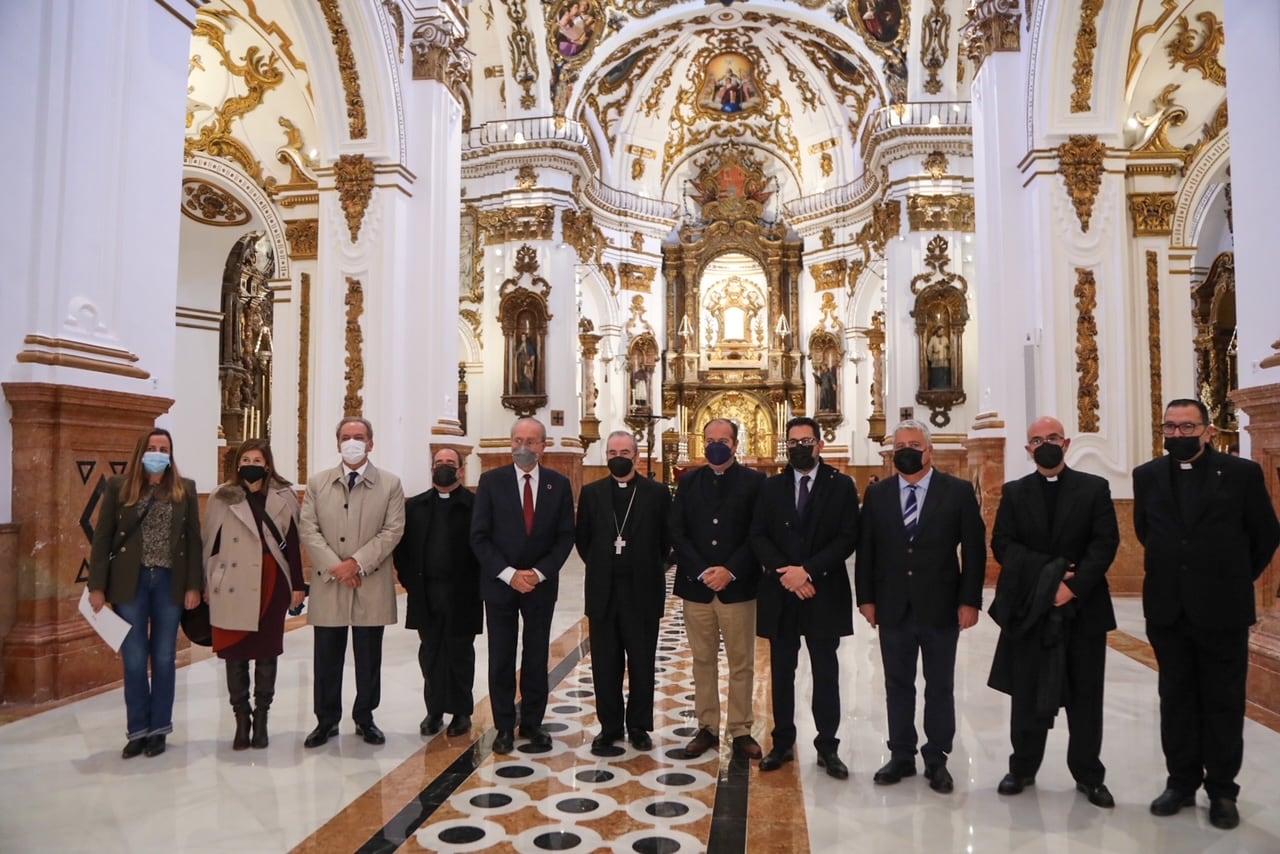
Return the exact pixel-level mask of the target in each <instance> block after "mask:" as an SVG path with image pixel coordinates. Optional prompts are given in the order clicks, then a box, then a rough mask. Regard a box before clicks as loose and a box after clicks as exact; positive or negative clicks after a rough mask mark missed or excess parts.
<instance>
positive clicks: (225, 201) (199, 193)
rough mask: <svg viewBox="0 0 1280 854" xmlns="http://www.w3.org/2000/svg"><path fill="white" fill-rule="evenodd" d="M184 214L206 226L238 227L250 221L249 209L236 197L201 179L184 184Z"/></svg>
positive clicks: (190, 179) (190, 180)
mask: <svg viewBox="0 0 1280 854" xmlns="http://www.w3.org/2000/svg"><path fill="white" fill-rule="evenodd" d="M182 212H183V213H184V214H185V215H186V216H187V218H188V219H193V220H195V221H196V222H199V223H203V224H204V225H217V226H236V225H244V224H245V223H247V222H248V221H249V220H250V215H249V211H248V209H247V208H245V206H244V205H242V204H240V202H239V201H238V200H237V199H236V197H235V196H233V195H231V194H230V193H228V192H226V191H225V190H222V189H221V188H219V187H215V186H214V185H213V184H210V183H208V182H206V181H201V180H200V179H199V178H187V179H186V180H184V181H183V182H182Z"/></svg>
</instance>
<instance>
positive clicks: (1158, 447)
mask: <svg viewBox="0 0 1280 854" xmlns="http://www.w3.org/2000/svg"><path fill="white" fill-rule="evenodd" d="M1147 361H1148V362H1149V364H1150V375H1151V459H1153V460H1154V459H1155V458H1156V457H1158V456H1160V454H1161V453H1162V452H1163V449H1164V436H1163V434H1162V433H1161V432H1160V423H1161V422H1162V421H1163V420H1164V389H1163V388H1162V387H1161V376H1162V374H1161V371H1160V259H1159V257H1158V256H1157V255H1156V253H1155V252H1154V251H1153V250H1150V249H1148V250H1147Z"/></svg>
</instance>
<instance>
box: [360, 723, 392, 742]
mask: <svg viewBox="0 0 1280 854" xmlns="http://www.w3.org/2000/svg"><path fill="white" fill-rule="evenodd" d="M356 735H358V736H360V737H361V738H363V739H364V741H365V744H386V743H387V737H386V736H385V735H383V733H382V730H380V729H378V725H377V724H375V723H374V722H373V721H369V722H368V723H367V724H356Z"/></svg>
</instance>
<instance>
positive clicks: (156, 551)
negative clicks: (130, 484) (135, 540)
mask: <svg viewBox="0 0 1280 854" xmlns="http://www.w3.org/2000/svg"><path fill="white" fill-rule="evenodd" d="M154 494H155V490H152V489H147V490H144V491H143V493H142V494H141V495H140V496H138V506H139V507H140V508H141V507H146V506H147V502H148V501H150V500H151V498H152V496H153V495H154ZM138 512H142V511H141V510H139V511H138ZM172 527H173V502H172V501H166V500H164V499H158V500H157V501H156V502H155V503H154V504H152V505H151V510H150V511H149V512H148V513H147V517H146V518H145V519H143V520H142V565H143V566H158V567H166V568H167V567H168V566H169V562H170V560H171V559H172V554H171V549H170V545H169V536H170V530H171V529H172Z"/></svg>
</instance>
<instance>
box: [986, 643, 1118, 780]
mask: <svg viewBox="0 0 1280 854" xmlns="http://www.w3.org/2000/svg"><path fill="white" fill-rule="evenodd" d="M1015 654H1017V653H1016V652H1015ZM1032 654H1038V653H1034V652H1033V653H1032ZM1106 668H1107V636H1106V634H1105V633H1093V634H1082V633H1080V632H1072V633H1071V634H1070V637H1069V639H1068V641H1067V672H1066V680H1067V702H1066V704H1065V708H1066V712H1067V727H1068V729H1069V733H1068V737H1067V768H1068V769H1069V770H1070V771H1071V776H1072V777H1074V778H1075V780H1076V782H1077V783H1083V784H1085V785H1086V786H1096V785H1098V784H1099V783H1101V782H1102V781H1103V780H1104V779H1105V778H1106V776H1107V769H1106V767H1105V766H1104V765H1103V764H1102V759H1101V754H1102V686H1103V682H1104V680H1105V677H1106ZM1024 693H1031V692H1018V691H1017V689H1016V688H1015V693H1014V697H1013V714H1012V716H1011V725H1010V728H1009V729H1010V733H1009V734H1010V741H1011V742H1012V743H1013V754H1012V755H1011V756H1010V757H1009V773H1011V774H1013V775H1015V776H1018V777H1034V776H1035V775H1036V772H1038V771H1039V770H1040V763H1041V762H1043V761H1044V748H1045V742H1046V741H1047V740H1048V737H1049V721H1047V720H1045V721H1038V720H1036V716H1035V712H1034V709H1035V702H1036V698H1035V696H1034V694H1032V696H1024V695H1023V694H1024ZM1024 707H1025V709H1024Z"/></svg>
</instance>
